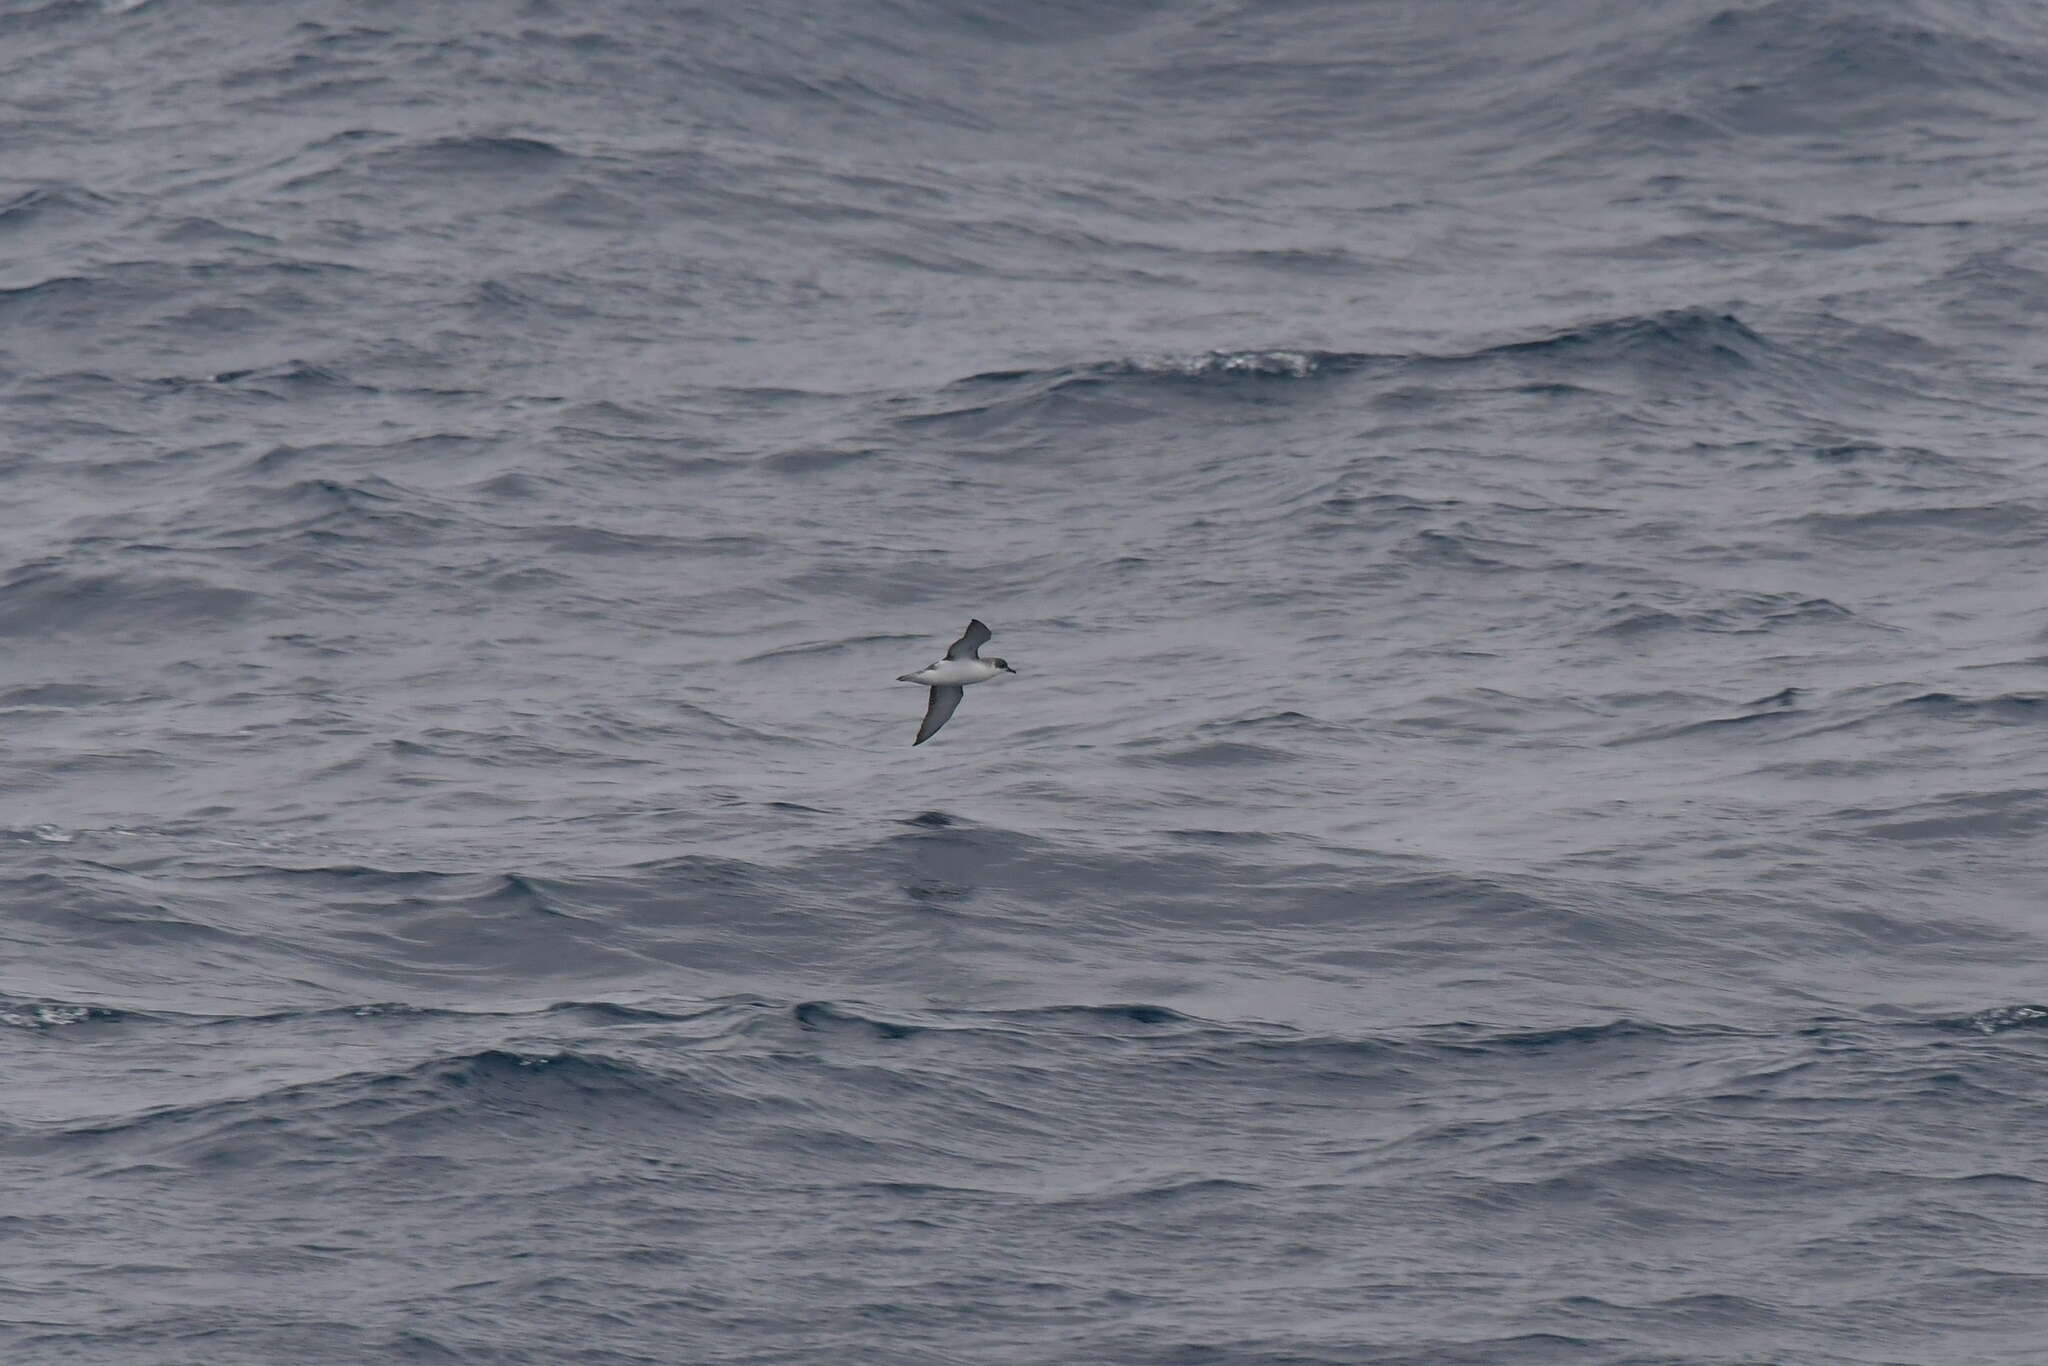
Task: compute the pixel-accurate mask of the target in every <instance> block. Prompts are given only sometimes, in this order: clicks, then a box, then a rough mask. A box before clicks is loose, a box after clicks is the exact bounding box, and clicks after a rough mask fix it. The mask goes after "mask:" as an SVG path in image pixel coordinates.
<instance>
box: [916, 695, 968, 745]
mask: <svg viewBox="0 0 2048 1366" xmlns="http://www.w3.org/2000/svg"><path fill="white" fill-rule="evenodd" d="M966 695H967V689H965V688H933V689H932V700H931V702H930V704H929V705H927V706H926V707H925V709H924V724H923V725H921V726H919V727H918V728H917V738H916V739H915V740H912V741H911V742H910V743H911V744H913V745H921V744H923V743H924V742H925V741H927V740H929V739H931V738H932V737H933V736H934V735H937V734H938V733H939V727H940V726H943V725H945V724H946V723H947V722H948V721H950V720H952V719H953V710H954V708H956V707H958V706H959V705H960V699H961V698H962V697H965V696H966Z"/></svg>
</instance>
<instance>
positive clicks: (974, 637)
mask: <svg viewBox="0 0 2048 1366" xmlns="http://www.w3.org/2000/svg"><path fill="white" fill-rule="evenodd" d="M994 634H995V632H994V631H991V630H989V629H988V627H986V626H983V625H982V624H981V623H980V622H979V621H970V622H968V623H967V629H966V630H965V631H963V632H961V634H960V639H958V640H956V641H954V642H953V643H952V644H951V645H949V646H947V647H946V658H948V659H973V658H975V653H974V652H975V651H976V650H979V649H980V648H981V647H982V646H984V645H986V644H988V642H989V637H990V636H993V635H994Z"/></svg>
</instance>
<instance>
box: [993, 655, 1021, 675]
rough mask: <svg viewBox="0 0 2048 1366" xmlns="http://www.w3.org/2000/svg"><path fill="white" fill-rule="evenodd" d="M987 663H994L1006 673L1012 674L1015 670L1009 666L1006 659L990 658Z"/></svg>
mask: <svg viewBox="0 0 2048 1366" xmlns="http://www.w3.org/2000/svg"><path fill="white" fill-rule="evenodd" d="M989 663H991V664H993V665H995V666H996V667H997V668H998V669H1001V670H1002V671H1003V672H1004V673H1006V674H1013V673H1015V672H1017V671H1016V670H1015V669H1013V668H1011V667H1010V661H1009V660H1007V659H995V658H991V659H990V660H989Z"/></svg>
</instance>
